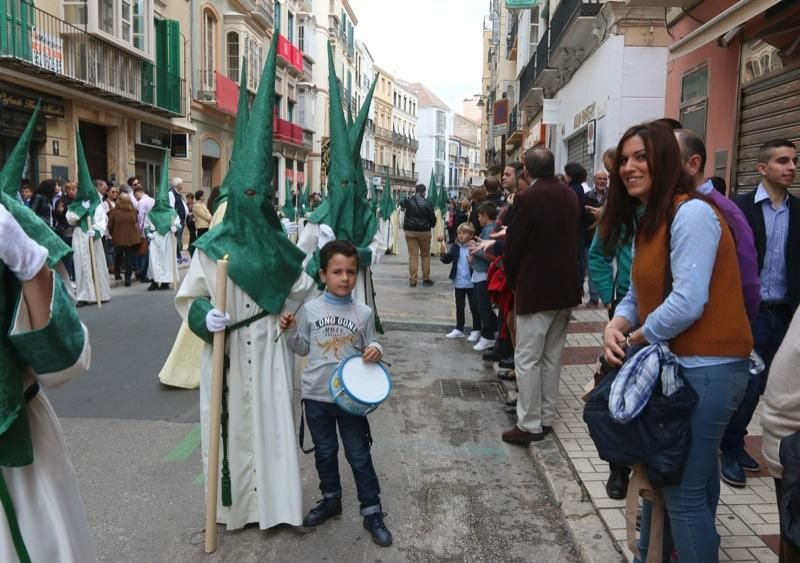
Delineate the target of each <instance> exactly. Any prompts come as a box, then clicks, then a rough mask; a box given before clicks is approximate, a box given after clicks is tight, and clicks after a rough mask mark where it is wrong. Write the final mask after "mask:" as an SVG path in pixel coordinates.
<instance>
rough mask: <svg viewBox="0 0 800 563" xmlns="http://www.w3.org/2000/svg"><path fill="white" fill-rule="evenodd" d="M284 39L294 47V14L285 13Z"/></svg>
mask: <svg viewBox="0 0 800 563" xmlns="http://www.w3.org/2000/svg"><path fill="white" fill-rule="evenodd" d="M286 38H287V39H288V40H289V43H291V44H292V45H294V14H293V13H292V12H286Z"/></svg>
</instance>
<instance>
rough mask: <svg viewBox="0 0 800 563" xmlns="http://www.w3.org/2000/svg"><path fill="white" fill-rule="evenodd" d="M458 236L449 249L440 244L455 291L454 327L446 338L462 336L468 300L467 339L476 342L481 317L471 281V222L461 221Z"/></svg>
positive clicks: (472, 232)
mask: <svg viewBox="0 0 800 563" xmlns="http://www.w3.org/2000/svg"><path fill="white" fill-rule="evenodd" d="M456 236H457V237H458V238H457V239H456V242H455V244H453V245H452V246H451V247H450V250H448V251H446V252H445V250H444V243H443V245H442V251H441V256H440V257H441V260H442V262H443V263H445V264H452V267H451V268H450V279H451V280H452V281H453V287H454V288H455V292H456V328H454V329H453V330H452V331H451V332H449V333H448V334H447V338H464V337H465V336H466V334H465V333H464V324H465V315H464V311H465V302H466V301H468V302H469V312H470V314H471V315H472V332H470V333H469V337H468V338H467V340H469V341H470V342H477V341H478V339H479V338H480V337H481V319H480V316H479V314H478V307H477V305H476V304H475V292H474V285H475V284H473V283H472V266H470V259H469V241H471V240H472V239H473V238H474V237H475V228H474V227H473V226H472V223H469V222H465V223H461V224H460V225H459V226H458V229H457V235H456Z"/></svg>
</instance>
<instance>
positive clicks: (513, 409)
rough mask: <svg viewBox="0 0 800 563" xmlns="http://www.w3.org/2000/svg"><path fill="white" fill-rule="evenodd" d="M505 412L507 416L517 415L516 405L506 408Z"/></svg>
mask: <svg viewBox="0 0 800 563" xmlns="http://www.w3.org/2000/svg"><path fill="white" fill-rule="evenodd" d="M506 412H507V413H508V414H517V405H514V406H513V407H512V406H508V407H506Z"/></svg>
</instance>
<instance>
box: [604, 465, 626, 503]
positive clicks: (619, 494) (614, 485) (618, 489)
mask: <svg viewBox="0 0 800 563" xmlns="http://www.w3.org/2000/svg"><path fill="white" fill-rule="evenodd" d="M628 481H629V478H628V472H627V471H626V469H619V468H615V469H612V470H611V473H609V475H608V481H606V494H607V495H608V498H611V499H614V500H622V499H624V498H625V497H626V496H627V495H628Z"/></svg>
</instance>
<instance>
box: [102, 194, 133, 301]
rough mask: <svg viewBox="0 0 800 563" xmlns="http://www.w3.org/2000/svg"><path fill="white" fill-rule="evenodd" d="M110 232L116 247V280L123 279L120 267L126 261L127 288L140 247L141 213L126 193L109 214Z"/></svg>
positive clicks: (119, 198) (121, 195) (118, 198)
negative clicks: (137, 250)
mask: <svg viewBox="0 0 800 563" xmlns="http://www.w3.org/2000/svg"><path fill="white" fill-rule="evenodd" d="M108 232H109V233H110V234H111V242H112V244H113V245H114V278H115V279H118V280H119V279H122V276H121V275H120V267H121V265H122V261H123V260H124V261H125V287H128V286H130V285H131V275H132V274H133V258H134V257H135V256H136V249H137V248H138V247H139V240H140V234H139V213H138V212H137V211H136V209H134V207H133V203H132V202H131V198H130V196H129V195H128V194H126V193H124V192H123V193H121V194H119V196H118V197H117V200H116V205H115V206H114V208H113V209H112V210H111V212H110V213H109V214H108Z"/></svg>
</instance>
